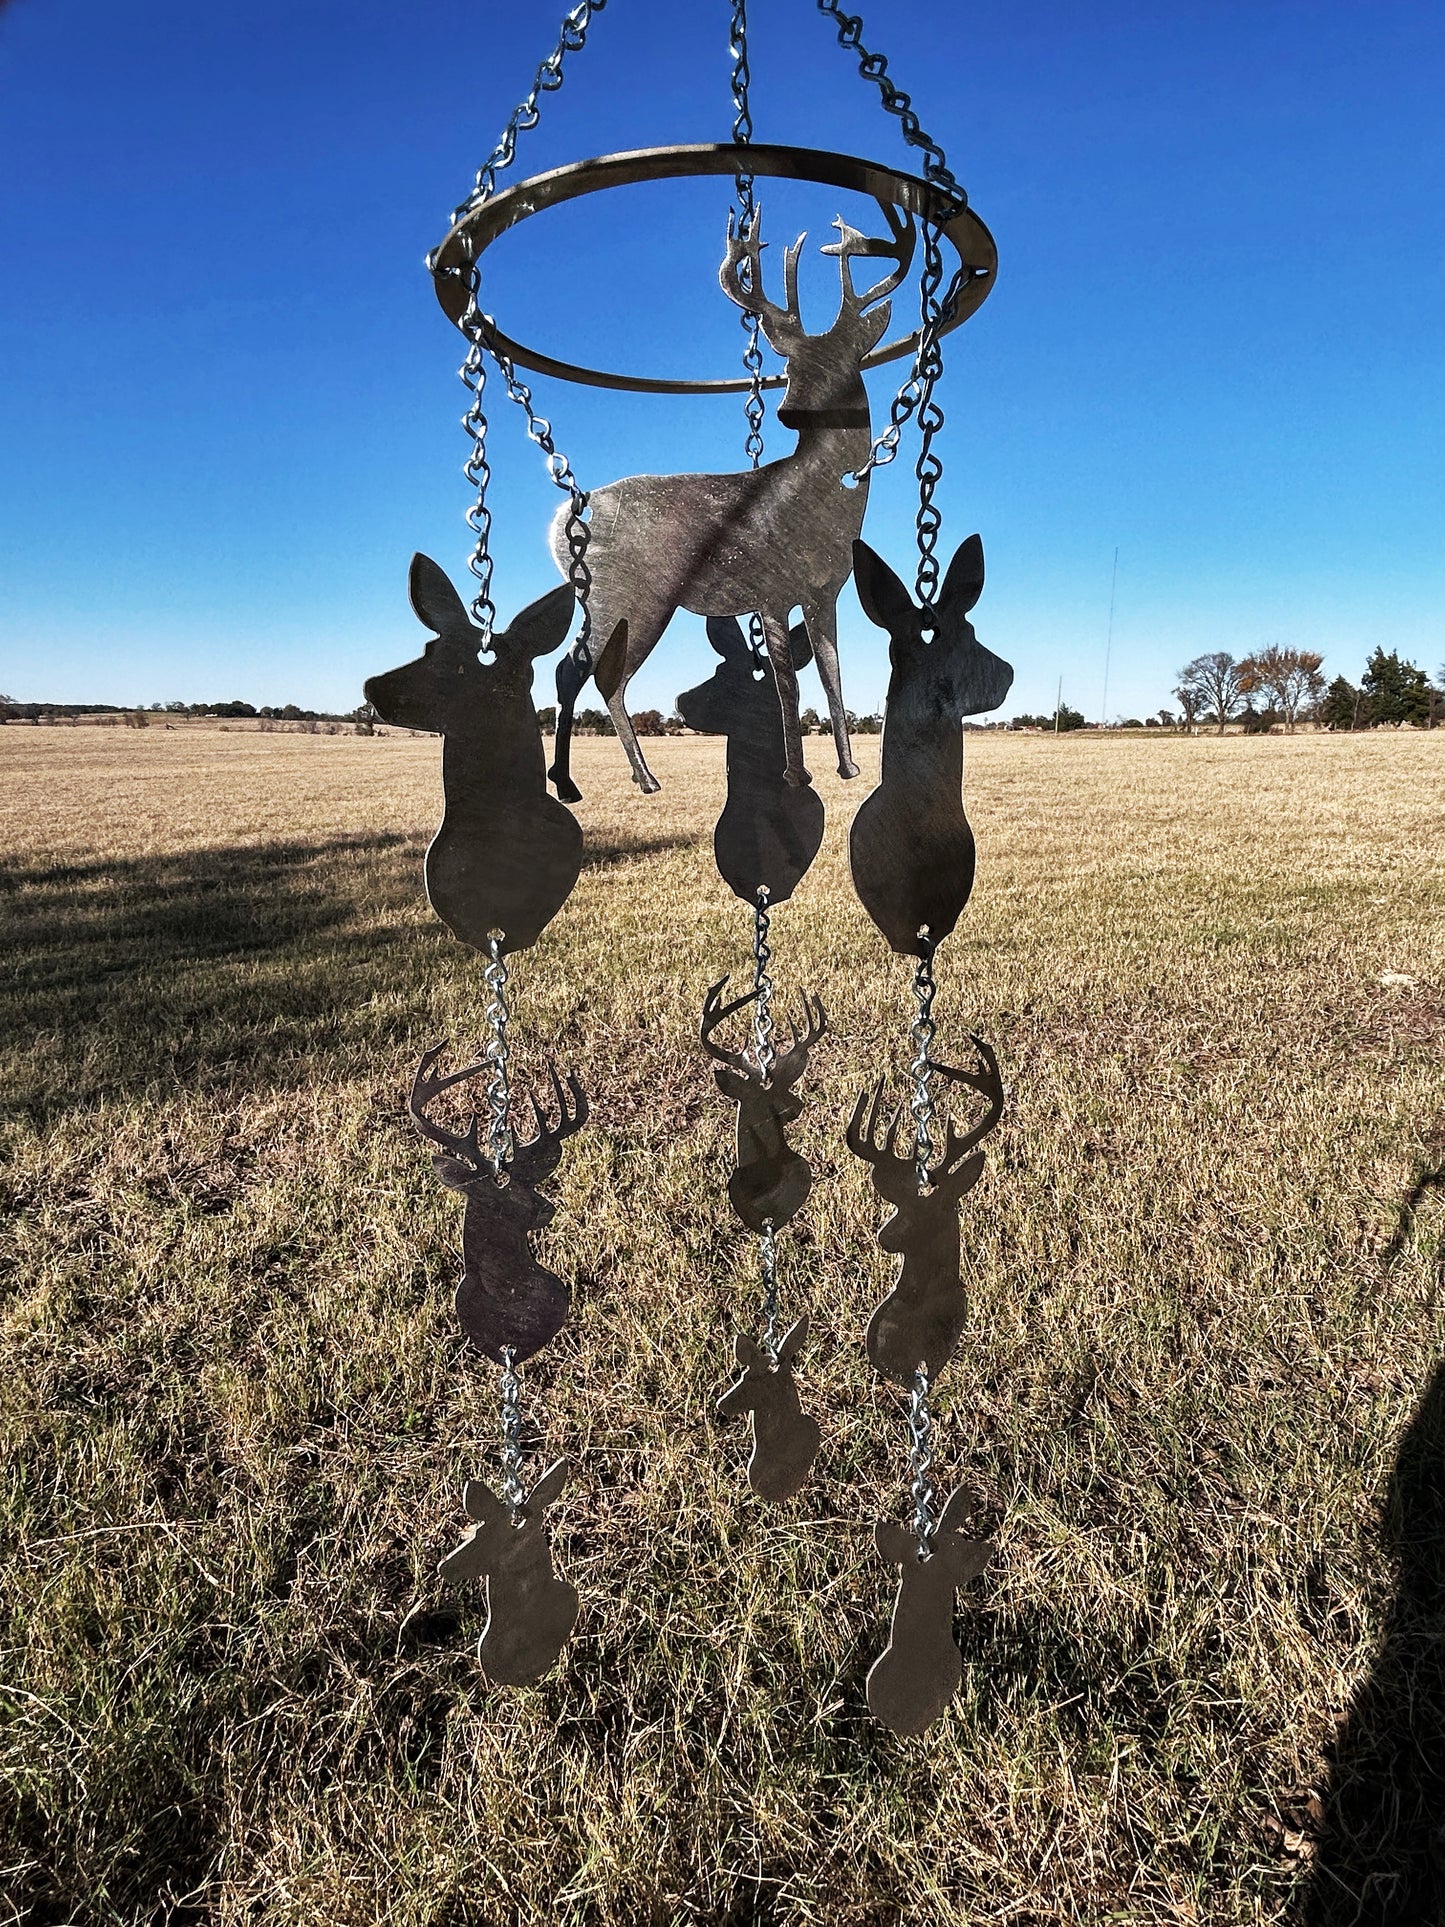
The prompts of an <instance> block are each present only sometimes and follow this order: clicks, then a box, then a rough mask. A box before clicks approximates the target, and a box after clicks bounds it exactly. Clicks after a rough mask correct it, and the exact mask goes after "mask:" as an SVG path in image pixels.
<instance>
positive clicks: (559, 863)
mask: <svg viewBox="0 0 1445 1927" xmlns="http://www.w3.org/2000/svg"><path fill="white" fill-rule="evenodd" d="M411 606H412V608H413V609H414V610H415V611H416V613H417V615H418V616H419V617H420V618H421V620H422V621H423V622H424V623H426V624H427V626H428V627H429V628H432V629H435V630H436V632H437V635H436V640H435V641H434V642H429V643H428V644H427V646H426V650H425V652H424V653H423V654H422V655H421V656H420V657H419V658H418V659H417V661H415V662H410V663H407V664H406V665H405V666H404V667H403V668H401V669H393V670H391V671H390V672H389V673H388V674H386V675H383V676H372V677H370V678H369V679H368V681H367V683H366V685H365V693H366V699H367V701H368V702H369V703H371V704H372V706H373V707H374V708H375V710H376V713H377V715H378V716H379V717H380V718H381V720H382V721H383V722H385V723H390V724H392V725H393V726H394V727H395V728H398V729H427V730H440V731H441V734H442V787H443V790H444V792H445V795H446V810H445V813H444V815H443V817H442V822H441V827H440V829H439V830H438V831H437V833H436V835H435V837H434V838H433V839H432V844H431V848H430V849H429V850H428V851H427V853H426V888H427V896H428V898H429V899H430V902H431V906H432V908H433V910H435V911H436V913H437V915H438V916H439V917H440V918H441V920H442V922H443V923H444V924H446V926H447V928H448V929H449V930H450V931H451V932H452V933H453V935H455V936H458V937H460V938H461V940H462V942H463V943H469V944H471V945H472V946H473V947H474V948H475V949H478V950H485V949H487V948H488V943H489V938H490V936H491V933H492V932H493V931H494V930H497V931H500V932H501V933H502V935H501V949H502V951H503V953H506V952H510V951H514V950H526V949H528V948H530V946H531V945H532V944H534V943H535V942H536V941H537V939H538V937H539V936H540V935H541V934H542V932H543V930H545V929H546V927H547V925H548V924H549V923H550V922H551V921H552V919H553V917H555V916H556V914H557V912H558V911H559V910H560V909H561V908H562V905H563V904H564V903H565V902H566V901H567V899H568V897H569V896H570V895H571V894H572V886H573V885H574V884H575V883H576V881H577V875H578V871H579V870H580V869H581V866H582V831H581V828H580V826H579V825H578V822H577V819H576V818H575V817H574V816H573V814H572V812H571V811H570V810H569V809H567V808H565V807H564V806H563V805H562V804H561V803H558V802H557V801H556V800H555V799H554V798H553V797H551V796H549V795H548V794H547V767H546V757H545V755H544V754H543V749H542V731H541V728H540V726H539V724H538V722H537V712H536V710H535V709H534V708H533V705H532V663H533V661H534V659H535V658H536V657H538V656H546V655H550V654H551V653H552V652H553V650H555V649H559V648H560V647H561V646H562V643H563V642H564V641H565V639H566V636H567V631H568V629H569V628H570V627H571V626H572V616H573V613H574V607H575V604H574V600H573V595H572V591H571V589H570V588H561V589H553V590H552V591H551V592H550V593H549V594H547V595H544V596H542V597H541V598H540V599H539V600H538V601H536V602H534V603H532V604H531V605H530V607H528V608H526V609H524V610H523V611H522V613H521V614H520V615H519V616H518V617H517V618H516V619H515V620H514V621H513V623H512V624H511V627H510V628H508V629H504V630H501V631H500V632H497V631H494V632H493V634H492V636H491V638H490V646H491V651H492V656H491V660H490V661H489V662H483V661H482V660H481V659H480V658H479V655H478V651H479V650H480V649H481V648H482V646H483V645H484V644H485V643H487V641H488V637H487V634H486V632H485V630H483V629H480V628H478V626H477V625H476V623H474V622H473V621H472V619H471V617H470V616H469V615H468V614H467V610H466V606H465V604H464V603H463V602H462V599H461V597H460V596H459V595H458V594H457V592H456V590H455V589H454V588H453V587H452V584H451V582H450V581H449V580H448V578H447V576H446V574H445V573H444V571H443V570H441V569H440V568H438V567H437V565H436V563H435V562H433V561H432V560H431V558H430V557H429V556H425V555H418V556H414V557H413V558H412V565H411Z"/></svg>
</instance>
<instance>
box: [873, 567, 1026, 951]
mask: <svg viewBox="0 0 1445 1927" xmlns="http://www.w3.org/2000/svg"><path fill="white" fill-rule="evenodd" d="M853 558H854V587H855V588H856V589H857V591H858V600H859V601H860V602H861V603H862V605H863V609H864V612H865V614H866V615H867V616H868V617H869V618H870V620H872V621H873V622H876V623H877V624H878V626H879V627H880V628H881V629H886V630H887V631H888V633H889V637H890V642H889V648H888V655H889V661H890V663H891V673H890V676H889V680H888V701H887V706H886V708H885V710H884V719H883V746H882V763H881V767H880V772H879V782H878V787H877V789H876V790H874V791H873V793H872V795H871V796H869V797H867V798H866V799H865V800H864V802H863V804H862V805H861V807H860V808H859V811H858V814H857V815H856V816H855V817H854V819H853V828H852V832H851V834H850V837H849V856H850V861H851V864H852V870H853V886H854V888H855V889H856V890H857V892H858V895H859V896H860V897H861V898H862V901H863V907H864V909H865V910H866V911H867V912H868V914H869V916H870V917H872V919H873V921H874V923H876V924H877V926H878V928H879V929H880V930H881V931H882V932H883V935H884V936H885V937H886V938H887V939H888V942H889V943H890V944H891V945H892V947H893V949H894V950H896V951H897V952H899V954H900V955H903V956H923V955H925V954H927V951H928V948H929V947H930V946H933V945H937V944H939V943H941V942H942V941H943V939H944V938H945V937H946V936H947V935H948V934H949V932H950V931H951V930H952V929H953V926H954V925H955V924H956V923H957V922H958V919H959V917H960V915H961V914H962V912H963V906H964V905H965V904H966V903H967V902H968V898H969V892H970V891H971V890H972V889H973V871H974V847H973V831H972V830H971V829H970V828H969V826H968V818H967V817H966V816H965V815H964V813H963V719H964V717H965V716H973V715H977V714H978V713H979V712H981V711H982V710H986V709H996V708H997V707H998V705H999V704H1000V703H1001V702H1002V701H1003V699H1004V697H1005V696H1006V695H1007V694H1008V692H1009V687H1010V685H1011V684H1012V682H1013V674H1014V672H1013V670H1012V669H1011V668H1010V667H1009V665H1008V663H1006V662H1004V661H1003V660H1002V658H1001V657H999V656H995V655H993V654H992V653H991V652H990V651H989V650H987V649H985V648H984V647H983V645H982V644H981V643H980V642H979V640H978V638H977V636H975V634H974V632H973V625H972V623H970V622H969V620H968V612H969V610H970V609H971V608H972V607H973V605H974V604H975V603H976V602H977V601H978V598H979V596H980V595H981V594H982V592H983V544H982V542H980V540H979V538H978V537H977V536H976V535H971V536H969V538H968V540H967V541H966V542H964V543H963V544H962V545H961V546H960V548H959V549H958V552H957V553H956V554H955V556H954V558H953V560H952V562H951V563H950V564H949V565H948V573H947V575H946V576H945V577H944V581H943V587H942V589H941V590H940V591H939V595H938V602H937V605H936V608H935V609H934V611H933V613H932V615H931V616H926V615H925V611H924V610H922V609H921V608H919V606H918V605H917V604H916V603H915V602H914V600H913V598H912V596H911V595H909V593H908V591H907V589H905V588H904V586H903V584H902V583H901V582H900V581H899V580H898V577H897V576H896V575H894V573H893V571H892V570H891V569H890V568H889V567H888V565H887V563H886V562H884V561H882V560H881V558H880V557H879V556H877V555H875V554H874V552H873V550H872V549H870V548H869V547H868V544H867V543H866V542H855V543H854V545H853ZM926 623H927V624H930V625H931V626H932V629H933V638H932V640H931V641H929V640H927V639H926V634H925V624H926ZM924 930H926V931H927V936H926V937H925V936H923V935H921V934H920V933H921V932H922V931H924Z"/></svg>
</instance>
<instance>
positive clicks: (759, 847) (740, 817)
mask: <svg viewBox="0 0 1445 1927" xmlns="http://www.w3.org/2000/svg"><path fill="white" fill-rule="evenodd" d="M707 635H708V641H709V642H710V643H711V644H712V646H713V648H714V649H715V650H716V651H717V653H718V655H719V656H720V657H721V658H722V660H721V662H720V663H719V664H718V666H717V668H716V669H715V670H714V671H713V673H712V675H711V676H709V677H708V679H707V681H706V682H704V683H699V684H698V686H697V688H696V689H689V690H686V691H684V693H683V694H682V695H681V696H679V697H678V699H677V713H678V714H679V715H680V716H681V717H682V720H683V721H684V722H685V723H686V724H687V726H688V727H689V729H697V730H701V731H702V733H703V734H704V735H706V736H726V737H727V742H728V748H727V776H728V800H727V802H726V803H725V804H724V806H723V813H722V815H721V816H720V817H719V818H718V820H717V827H716V829H715V830H714V831H713V839H712V846H713V854H714V855H715V856H716V858H717V867H718V873H719V875H720V876H721V877H722V880H723V882H724V883H726V884H727V886H728V888H729V889H730V890H731V891H732V892H733V894H734V896H739V897H741V898H742V900H743V902H744V903H756V902H757V900H758V891H759V889H765V890H766V891H767V893H768V901H769V903H770V904H778V903H786V902H787V900H788V898H789V897H790V896H791V895H792V894H793V891H794V890H795V889H796V888H797V886H798V884H799V883H800V882H801V880H802V879H803V877H805V876H806V875H807V873H808V869H809V866H810V865H811V864H812V861H813V858H814V857H815V856H816V855H817V854H818V846H819V845H820V844H821V843H822V841H823V799H822V798H821V797H820V796H819V795H818V793H817V791H816V790H813V789H810V788H806V787H804V788H797V787H795V786H794V785H793V784H791V783H788V782H787V781H785V780H784V771H785V767H786V765H785V759H784V754H783V718H782V712H781V711H780V710H779V708H778V687H777V682H776V680H775V678H774V676H773V672H772V668H771V666H770V665H769V666H767V667H763V668H759V666H758V665H757V663H756V662H755V660H754V657H753V652H752V650H751V649H750V648H749V647H748V643H747V638H746V637H745V636H744V634H743V632H742V626H741V624H740V623H739V622H738V621H737V618H736V617H734V616H714V617H712V618H711V619H710V620H709V622H708V625H707ZM790 642H791V644H792V652H793V665H794V667H795V668H797V669H802V668H804V667H805V666H806V664H807V663H808V662H810V661H811V659H812V654H813V651H812V647H811V645H810V643H809V641H808V631H807V629H806V627H805V626H804V625H803V624H802V623H801V622H799V623H795V624H794V626H793V629H792V631H791V635H790Z"/></svg>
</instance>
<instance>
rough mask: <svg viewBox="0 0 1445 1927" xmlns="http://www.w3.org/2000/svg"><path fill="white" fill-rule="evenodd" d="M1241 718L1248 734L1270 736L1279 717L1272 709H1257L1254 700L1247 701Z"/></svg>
mask: <svg viewBox="0 0 1445 1927" xmlns="http://www.w3.org/2000/svg"><path fill="white" fill-rule="evenodd" d="M1239 720H1240V721H1241V722H1242V723H1243V724H1244V733H1245V735H1246V736H1268V735H1269V733H1270V731H1271V730H1272V729H1274V728H1275V727H1276V725H1277V724H1278V722H1279V717H1278V716H1277V715H1276V713H1275V711H1274V710H1272V709H1256V708H1255V706H1254V704H1253V703H1252V702H1249V703H1246V704H1245V705H1244V708H1243V710H1242V711H1241V713H1240V718H1239Z"/></svg>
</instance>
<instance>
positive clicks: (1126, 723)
mask: <svg viewBox="0 0 1445 1927" xmlns="http://www.w3.org/2000/svg"><path fill="white" fill-rule="evenodd" d="M1149 720H1150V722H1151V723H1152V722H1153V720H1154V718H1153V717H1152V716H1151V717H1150V718H1149ZM1116 727H1117V728H1119V729H1142V728H1143V727H1144V725H1143V723H1142V722H1141V721H1140V720H1139V718H1138V717H1137V716H1126V717H1125V718H1124V720H1123V722H1122V723H1119V724H1117V725H1116Z"/></svg>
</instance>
